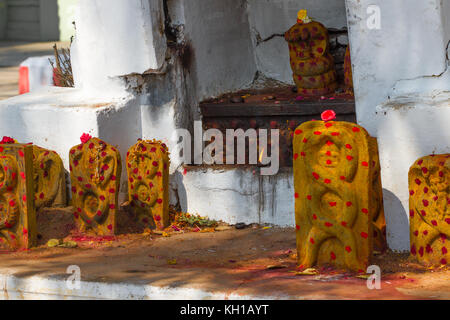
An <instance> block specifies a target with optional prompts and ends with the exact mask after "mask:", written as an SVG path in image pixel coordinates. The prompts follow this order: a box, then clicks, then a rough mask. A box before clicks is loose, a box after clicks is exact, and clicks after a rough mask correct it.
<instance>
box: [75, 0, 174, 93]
mask: <svg viewBox="0 0 450 320" xmlns="http://www.w3.org/2000/svg"><path fill="white" fill-rule="evenodd" d="M75 23H76V41H75V44H74V45H73V49H72V50H73V53H72V55H73V59H72V61H73V62H72V67H73V72H74V80H75V86H76V87H77V88H82V89H83V90H87V91H99V90H100V91H104V90H108V91H110V92H111V93H112V94H113V93H114V90H119V89H118V88H117V87H115V86H114V83H113V82H111V80H114V79H117V77H118V76H122V75H127V74H131V73H143V72H145V71H146V70H149V69H159V68H161V66H162V65H163V63H164V59H165V53H166V48H167V47H166V39H165V35H164V10H163V5H162V0H80V1H79V3H78V8H77V13H76V18H75ZM96 93H97V94H98V92H96Z"/></svg>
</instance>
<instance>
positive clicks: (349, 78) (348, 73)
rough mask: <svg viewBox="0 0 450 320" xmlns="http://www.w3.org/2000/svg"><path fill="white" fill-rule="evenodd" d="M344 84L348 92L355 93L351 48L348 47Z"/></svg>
mask: <svg viewBox="0 0 450 320" xmlns="http://www.w3.org/2000/svg"><path fill="white" fill-rule="evenodd" d="M344 83H345V89H346V90H347V92H349V93H353V71H352V59H351V56H350V46H347V49H346V50H345V59H344Z"/></svg>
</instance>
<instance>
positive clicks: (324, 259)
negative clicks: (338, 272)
mask: <svg viewBox="0 0 450 320" xmlns="http://www.w3.org/2000/svg"><path fill="white" fill-rule="evenodd" d="M375 159H376V154H375V153H374V141H373V140H372V138H371V137H370V136H369V135H368V133H367V132H366V130H365V129H364V128H362V127H360V126H358V125H355V124H352V123H347V122H323V121H310V122H306V123H304V124H302V125H301V126H299V127H298V128H297V129H296V130H295V132H294V185H295V198H296V199H295V217H296V228H297V250H298V259H299V264H300V266H301V267H303V268H307V267H312V266H314V265H316V264H318V265H323V264H332V265H335V266H337V267H344V268H348V269H350V270H354V271H365V270H366V268H367V266H368V263H369V260H370V257H371V256H372V250H373V238H374V237H373V236H374V224H373V219H374V218H375V215H376V213H375V212H376V211H377V212H378V216H377V223H378V222H379V221H378V217H380V216H381V212H382V211H381V210H380V209H377V206H376V204H377V203H379V200H377V198H376V196H375V194H376V193H377V192H376V191H375V190H374V186H373V184H374V183H373V182H374V181H376V179H375V176H374V173H375V172H376V170H377V169H376V168H377V167H376V164H377V160H375ZM379 192H381V191H379ZM380 224H381V223H380Z"/></svg>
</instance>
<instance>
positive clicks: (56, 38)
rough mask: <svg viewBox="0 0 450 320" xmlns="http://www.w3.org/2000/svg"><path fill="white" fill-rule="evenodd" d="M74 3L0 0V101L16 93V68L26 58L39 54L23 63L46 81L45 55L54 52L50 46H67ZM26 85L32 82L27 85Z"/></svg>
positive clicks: (72, 30)
mask: <svg viewBox="0 0 450 320" xmlns="http://www.w3.org/2000/svg"><path fill="white" fill-rule="evenodd" d="M77 2H78V0H0V100H2V99H6V98H9V97H11V96H15V95H17V94H18V93H19V68H20V65H21V64H22V63H24V62H25V61H26V60H27V58H29V57H41V59H33V60H29V61H27V62H25V63H24V64H23V66H24V68H25V67H27V68H29V69H30V72H31V73H35V74H36V73H37V74H38V78H42V81H41V82H42V83H43V84H46V83H45V82H46V80H45V79H46V76H45V73H48V70H49V68H51V65H50V63H47V62H48V56H53V55H54V49H53V45H54V44H55V43H56V44H57V46H58V48H68V47H69V45H70V39H71V37H72V36H73V35H74V34H75V25H74V15H75V7H76V4H77ZM46 68H47V70H45V69H46ZM33 70H34V71H33ZM50 70H51V69H50ZM22 75H23V76H25V75H24V74H23V73H22ZM47 78H48V76H47ZM23 81H25V80H23ZM21 85H22V84H21ZM22 87H24V85H22ZM30 87H33V83H31V84H30V83H29V84H28V88H30ZM25 88H26V85H25Z"/></svg>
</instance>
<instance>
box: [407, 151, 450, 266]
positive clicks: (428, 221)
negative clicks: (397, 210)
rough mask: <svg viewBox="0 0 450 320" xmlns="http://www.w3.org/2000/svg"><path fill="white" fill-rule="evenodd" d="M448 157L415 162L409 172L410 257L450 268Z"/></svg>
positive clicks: (436, 157) (436, 156) (441, 156)
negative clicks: (449, 266)
mask: <svg viewBox="0 0 450 320" xmlns="http://www.w3.org/2000/svg"><path fill="white" fill-rule="evenodd" d="M449 171H450V154H443V155H431V156H426V157H423V158H420V159H418V160H417V161H416V162H415V163H414V164H413V165H412V167H411V168H410V170H409V194H410V198H409V210H410V211H409V225H410V240H411V256H412V257H415V258H416V259H417V260H418V261H419V262H422V263H424V264H432V265H439V264H440V265H448V264H450V187H449V186H450V183H449V182H450V172H449Z"/></svg>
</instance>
